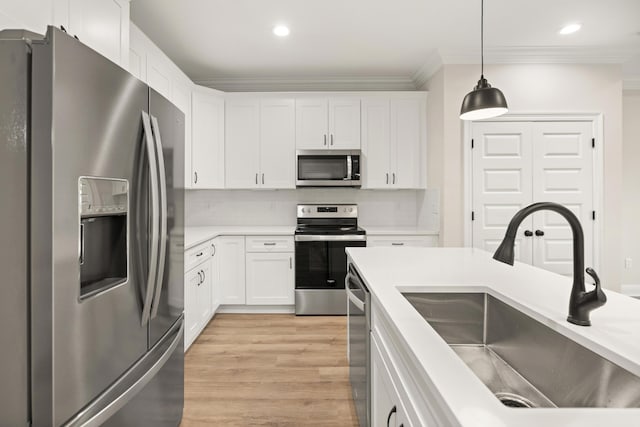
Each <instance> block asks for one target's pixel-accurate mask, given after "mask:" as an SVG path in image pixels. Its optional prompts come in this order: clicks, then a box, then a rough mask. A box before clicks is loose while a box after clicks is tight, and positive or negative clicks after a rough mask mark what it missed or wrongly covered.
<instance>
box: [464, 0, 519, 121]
mask: <svg viewBox="0 0 640 427" xmlns="http://www.w3.org/2000/svg"><path fill="white" fill-rule="evenodd" d="M480 59H481V65H480V67H481V68H480V80H478V84H477V85H476V87H474V88H473V90H472V91H471V92H469V93H468V94H467V96H465V97H464V99H463V100H462V107H461V108H460V118H461V119H462V120H482V119H488V118H491V117H497V116H501V115H503V114H504V113H506V112H507V110H508V108H509V107H507V100H506V99H505V97H504V94H503V93H502V91H500V89H498V88H495V87H491V85H490V84H489V82H488V81H487V79H485V78H484V0H480Z"/></svg>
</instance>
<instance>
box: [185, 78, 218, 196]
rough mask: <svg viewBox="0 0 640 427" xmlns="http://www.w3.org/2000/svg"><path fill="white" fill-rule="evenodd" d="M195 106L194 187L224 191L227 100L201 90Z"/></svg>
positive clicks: (193, 100) (195, 94)
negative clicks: (225, 110) (225, 108)
mask: <svg viewBox="0 0 640 427" xmlns="http://www.w3.org/2000/svg"><path fill="white" fill-rule="evenodd" d="M191 107H192V111H191V125H192V128H191V138H192V140H191V184H192V187H193V188H224V169H225V168H224V99H223V98H222V97H220V96H218V95H217V94H216V93H214V92H213V91H212V90H207V89H202V88H200V89H198V90H194V91H193V93H192V96H191Z"/></svg>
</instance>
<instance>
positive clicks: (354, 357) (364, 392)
mask: <svg viewBox="0 0 640 427" xmlns="http://www.w3.org/2000/svg"><path fill="white" fill-rule="evenodd" d="M346 288H347V296H348V297H349V298H348V301H349V302H348V308H347V314H348V316H349V380H350V381H351V391H352V394H353V402H354V405H355V407H356V414H357V415H358V422H359V425H360V427H369V416H370V414H371V347H370V333H371V307H370V304H371V294H370V293H369V290H368V289H367V287H366V286H365V284H364V281H363V280H362V278H361V277H360V275H359V274H358V272H357V271H356V269H355V267H354V266H353V265H352V264H349V270H348V274H347V278H346Z"/></svg>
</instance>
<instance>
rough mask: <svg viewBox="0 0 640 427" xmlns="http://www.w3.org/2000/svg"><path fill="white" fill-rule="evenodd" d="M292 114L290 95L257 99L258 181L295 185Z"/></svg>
mask: <svg viewBox="0 0 640 427" xmlns="http://www.w3.org/2000/svg"><path fill="white" fill-rule="evenodd" d="M295 151H296V116H295V102H294V100H293V99H292V98H288V99H287V98H285V99H280V98H278V99H263V100H262V101H260V173H261V176H260V183H261V184H262V186H263V187H265V188H295V186H296V185H295V162H296V160H295Z"/></svg>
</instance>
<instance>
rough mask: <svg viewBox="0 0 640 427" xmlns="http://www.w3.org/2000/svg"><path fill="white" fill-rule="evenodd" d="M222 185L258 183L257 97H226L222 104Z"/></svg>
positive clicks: (235, 185)
mask: <svg viewBox="0 0 640 427" xmlns="http://www.w3.org/2000/svg"><path fill="white" fill-rule="evenodd" d="M224 145H225V147H224V152H225V183H226V188H256V187H258V186H259V185H260V177H259V175H260V101H258V100H257V99H241V100H240V99H235V100H227V102H226V106H225V142H224Z"/></svg>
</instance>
